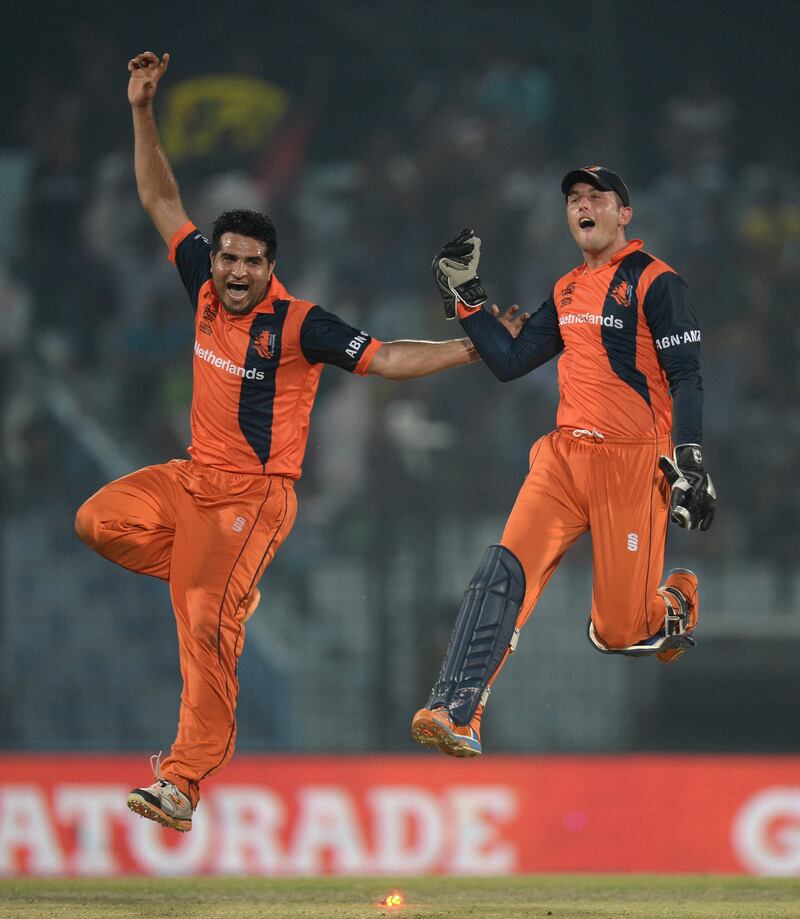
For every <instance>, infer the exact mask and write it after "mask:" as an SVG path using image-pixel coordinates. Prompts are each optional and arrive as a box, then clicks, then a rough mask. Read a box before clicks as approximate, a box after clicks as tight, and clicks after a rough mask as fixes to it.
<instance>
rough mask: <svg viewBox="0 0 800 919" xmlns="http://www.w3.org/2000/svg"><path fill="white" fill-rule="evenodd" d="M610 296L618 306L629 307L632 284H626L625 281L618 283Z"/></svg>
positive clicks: (631, 298) (631, 296)
mask: <svg viewBox="0 0 800 919" xmlns="http://www.w3.org/2000/svg"><path fill="white" fill-rule="evenodd" d="M611 296H612V297H613V298H614V299H615V300H616V301H617V303H619V305H620V306H630V305H631V303H633V284H626V283H625V281H620V282H619V284H617V286H616V287H615V288H614V289H613V290H612V291H611Z"/></svg>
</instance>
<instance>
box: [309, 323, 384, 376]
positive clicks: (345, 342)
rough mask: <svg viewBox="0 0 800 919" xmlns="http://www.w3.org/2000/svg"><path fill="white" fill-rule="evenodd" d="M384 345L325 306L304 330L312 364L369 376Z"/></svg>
mask: <svg viewBox="0 0 800 919" xmlns="http://www.w3.org/2000/svg"><path fill="white" fill-rule="evenodd" d="M381 344H382V342H380V341H378V340H377V339H376V338H373V337H372V336H371V335H369V334H368V333H367V332H364V331H359V330H358V329H356V328H354V327H353V326H351V325H348V324H347V323H346V322H343V321H342V320H341V319H340V318H339V317H338V316H335V315H334V314H333V313H329V312H328V311H327V310H324V309H323V308H322V307H321V306H313V307H312V308H311V309H310V310H309V311H308V314H307V315H306V318H305V319H304V320H303V325H302V327H301V329H300V348H301V350H302V352H303V356H304V357H305V359H306V360H307V361H308V362H309V363H310V364H334V365H335V366H336V367H341V368H342V369H343V370H349V371H350V372H351V373H358V374H362V375H363V374H365V373H366V372H367V368H368V367H369V364H370V361H371V360H372V358H373V356H374V354H375V352H376V351H377V350H378V348H380V346H381Z"/></svg>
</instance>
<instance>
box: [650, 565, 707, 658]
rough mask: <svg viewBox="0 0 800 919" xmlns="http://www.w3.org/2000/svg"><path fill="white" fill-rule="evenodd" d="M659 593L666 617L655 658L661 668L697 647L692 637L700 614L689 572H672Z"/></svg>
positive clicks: (696, 595)
mask: <svg viewBox="0 0 800 919" xmlns="http://www.w3.org/2000/svg"><path fill="white" fill-rule="evenodd" d="M658 592H659V593H660V594H661V596H662V597H663V598H664V602H665V603H666V604H667V615H666V618H665V620H664V634H665V636H666V638H665V640H664V643H663V644H662V645H661V650H660V651H659V652H658V653H657V655H656V657H658V659H659V660H660V661H661V662H662V663H664V664H671V663H673V662H674V661H676V660H677V659H678V658H679V657H680V656H681V655H682V654H683V653H684V652H685V651H688V650H690V649H691V648H693V647H694V646H695V644H696V642H695V640H694V639H693V638H692V637H691V633H692V632H693V631H694V628H695V626H696V625H697V617H698V614H699V612H700V599H699V597H698V591H697V575H696V574H695V573H694V572H693V571H689V569H688V568H673V569H672V570H671V571H670V572H669V574H668V575H667V579H666V581H664V586H663V587H660V588H659V591H658Z"/></svg>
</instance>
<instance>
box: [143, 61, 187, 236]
mask: <svg viewBox="0 0 800 919" xmlns="http://www.w3.org/2000/svg"><path fill="white" fill-rule="evenodd" d="M168 66H169V54H165V55H164V56H163V57H162V58H161V60H160V61H159V59H158V58H157V57H156V56H155V54H153V52H152V51H145V52H144V53H143V54H137V55H136V57H134V58H132V59H131V60H130V61H128V70H129V71H130V79H129V81H128V101H129V102H130V104H131V112H132V114H133V138H134V166H135V169H136V187H137V189H138V191H139V200H140V201H141V202H142V207H144V209H145V210H146V211H147V213H148V214H149V215H150V219H151V220H152V221H153V223H154V224H155V226H156V229H157V230H158V232H159V233H160V234H161V237H162V239H163V240H164V242H165V243H166V244H167V245H169V244H170V241H171V240H172V237H173V236H174V235H175V233H176V232H177V231H178V230H179V229H180V228H181V227H182V226H183V225H184V224H185V223H186V221H187V220H188V219H189V218H188V217H187V216H186V211H185V210H184V209H183V203H182V201H181V194H180V190H179V189H178V183H177V182H176V181H175V176H174V175H173V174H172V167H171V166H170V164H169V160H168V159H167V155H166V153H165V152H164V148H163V147H162V146H161V138H160V137H159V134H158V126H157V125H156V118H155V114H154V112H153V99H154V97H155V94H156V89H157V88H158V83H159V80H160V79H161V77H163V76H164V74H165V73H166V71H167V67H168Z"/></svg>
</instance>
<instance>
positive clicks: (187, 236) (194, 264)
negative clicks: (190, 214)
mask: <svg viewBox="0 0 800 919" xmlns="http://www.w3.org/2000/svg"><path fill="white" fill-rule="evenodd" d="M169 260H170V261H171V262H172V263H173V265H175V266H176V268H177V269H178V273H179V274H180V276H181V281H183V286H184V287H185V288H186V290H187V292H188V294H189V299H190V300H191V301H192V307H193V308H194V309H197V298H198V295H199V294H200V288H201V287H202V286H203V285H204V284H205V283H206V281H208V279H209V278H210V277H211V246H210V245H209V242H208V240H207V239H206V238H205V236H203V234H202V233H201V232H200V231H199V230H198V229H197V227H196V226H195V225H194V224H193V223H191V222H189V223H185V224H184V225H183V226H182V227H181V228H180V230H178V232H177V233H176V234H175V235H174V236H173V237H172V239H171V241H170V244H169Z"/></svg>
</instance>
